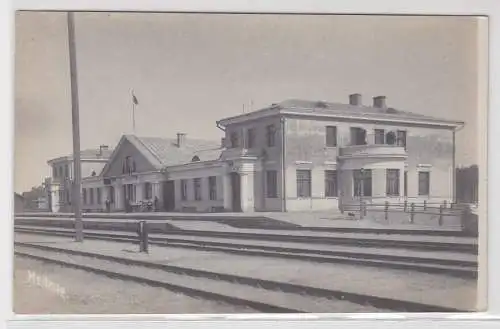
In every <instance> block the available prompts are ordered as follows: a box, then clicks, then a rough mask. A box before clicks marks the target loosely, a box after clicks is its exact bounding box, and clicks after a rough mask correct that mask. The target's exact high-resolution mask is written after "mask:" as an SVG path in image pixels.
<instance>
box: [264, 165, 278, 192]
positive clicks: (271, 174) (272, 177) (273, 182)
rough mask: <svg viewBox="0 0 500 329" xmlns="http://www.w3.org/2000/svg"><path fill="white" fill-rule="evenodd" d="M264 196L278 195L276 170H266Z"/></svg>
mask: <svg viewBox="0 0 500 329" xmlns="http://www.w3.org/2000/svg"><path fill="white" fill-rule="evenodd" d="M266 197H268V198H277V197H278V172H277V171H276V170H268V171H266Z"/></svg>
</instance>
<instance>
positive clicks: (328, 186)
mask: <svg viewBox="0 0 500 329" xmlns="http://www.w3.org/2000/svg"><path fill="white" fill-rule="evenodd" d="M337 191H338V190H337V170H325V196H326V197H336V196H338V192H337Z"/></svg>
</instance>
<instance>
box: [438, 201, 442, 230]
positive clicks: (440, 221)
mask: <svg viewBox="0 0 500 329" xmlns="http://www.w3.org/2000/svg"><path fill="white" fill-rule="evenodd" d="M438 223H439V226H443V205H439V220H438Z"/></svg>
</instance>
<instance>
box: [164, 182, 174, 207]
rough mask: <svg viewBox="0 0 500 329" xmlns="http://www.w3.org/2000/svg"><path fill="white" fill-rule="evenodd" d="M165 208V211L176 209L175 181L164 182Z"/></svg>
mask: <svg viewBox="0 0 500 329" xmlns="http://www.w3.org/2000/svg"><path fill="white" fill-rule="evenodd" d="M163 208H164V209H165V211H174V209H175V183H174V181H173V180H169V181H166V182H164V183H163Z"/></svg>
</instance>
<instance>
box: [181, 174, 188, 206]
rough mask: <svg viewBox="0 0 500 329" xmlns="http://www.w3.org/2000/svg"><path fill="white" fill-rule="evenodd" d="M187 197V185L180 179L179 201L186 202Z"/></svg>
mask: <svg viewBox="0 0 500 329" xmlns="http://www.w3.org/2000/svg"><path fill="white" fill-rule="evenodd" d="M187 195H188V184H187V180H185V179H181V200H182V201H186V200H187Z"/></svg>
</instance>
